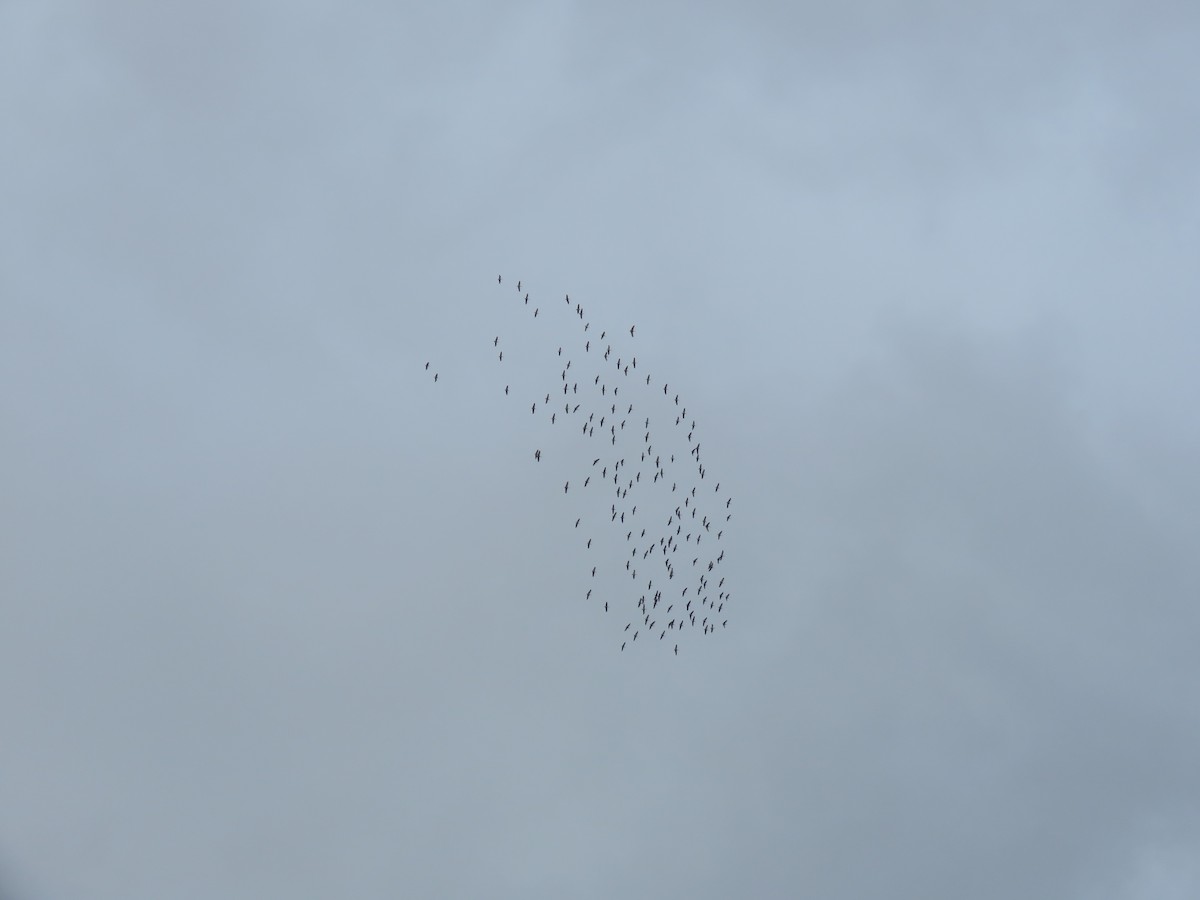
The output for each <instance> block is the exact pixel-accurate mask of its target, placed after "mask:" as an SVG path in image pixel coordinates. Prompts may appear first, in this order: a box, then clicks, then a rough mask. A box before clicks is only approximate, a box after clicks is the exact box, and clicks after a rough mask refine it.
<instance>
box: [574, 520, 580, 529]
mask: <svg viewBox="0 0 1200 900" xmlns="http://www.w3.org/2000/svg"><path fill="white" fill-rule="evenodd" d="M579 521H580V520H579V519H576V520H575V527H576V528H578V527H579Z"/></svg>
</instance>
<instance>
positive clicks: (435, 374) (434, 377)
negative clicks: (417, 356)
mask: <svg viewBox="0 0 1200 900" xmlns="http://www.w3.org/2000/svg"><path fill="white" fill-rule="evenodd" d="M437 376H438V373H437V372H434V373H433V380H434V381H437Z"/></svg>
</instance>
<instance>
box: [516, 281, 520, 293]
mask: <svg viewBox="0 0 1200 900" xmlns="http://www.w3.org/2000/svg"><path fill="white" fill-rule="evenodd" d="M517 290H518V291H519V290H521V282H519V281H518V282H517Z"/></svg>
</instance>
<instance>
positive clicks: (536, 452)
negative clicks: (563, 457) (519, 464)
mask: <svg viewBox="0 0 1200 900" xmlns="http://www.w3.org/2000/svg"><path fill="white" fill-rule="evenodd" d="M533 458H534V459H536V460H537V461H538V462H541V461H542V451H541V450H534V451H533Z"/></svg>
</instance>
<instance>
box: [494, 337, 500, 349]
mask: <svg viewBox="0 0 1200 900" xmlns="http://www.w3.org/2000/svg"><path fill="white" fill-rule="evenodd" d="M492 346H493V347H499V346H500V335H496V339H495V340H493V341H492Z"/></svg>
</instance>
